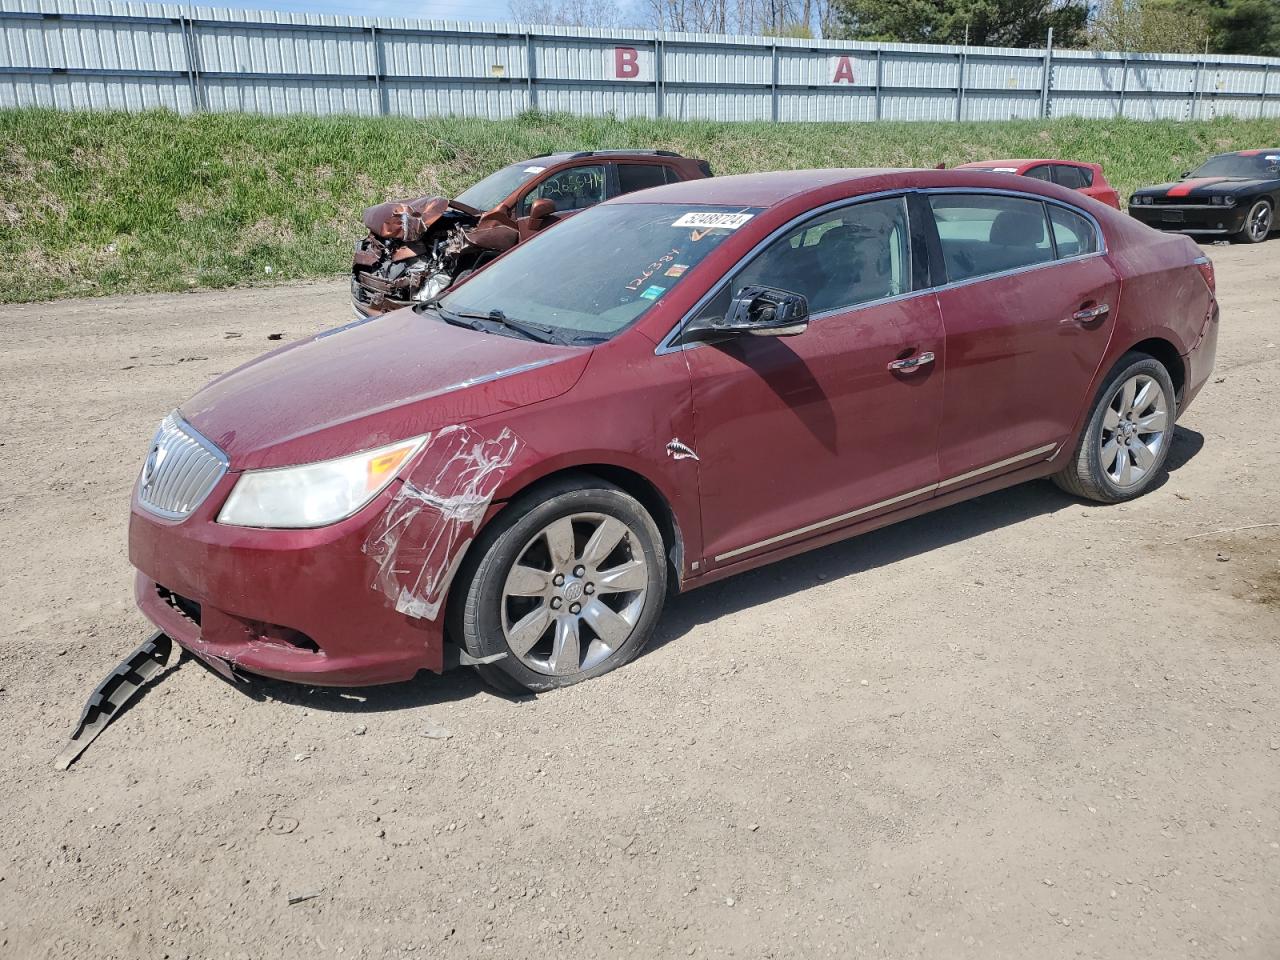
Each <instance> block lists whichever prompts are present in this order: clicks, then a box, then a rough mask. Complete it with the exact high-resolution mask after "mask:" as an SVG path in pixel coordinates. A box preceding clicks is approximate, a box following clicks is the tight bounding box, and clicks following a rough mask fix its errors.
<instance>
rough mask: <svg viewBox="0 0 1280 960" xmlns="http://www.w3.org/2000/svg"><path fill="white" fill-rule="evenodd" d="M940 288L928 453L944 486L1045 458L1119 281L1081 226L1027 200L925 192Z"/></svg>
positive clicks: (1091, 371) (1084, 378)
mask: <svg viewBox="0 0 1280 960" xmlns="http://www.w3.org/2000/svg"><path fill="white" fill-rule="evenodd" d="M929 203H930V206H931V207H932V209H933V212H934V219H935V222H936V223H937V228H938V236H939V240H940V245H941V251H942V257H943V260H944V262H945V265H946V271H947V279H948V280H949V283H948V285H947V286H945V287H942V288H941V289H940V290H939V291H938V302H939V304H940V305H941V308H942V320H943V323H944V324H945V326H946V330H947V347H946V370H945V373H946V381H947V385H946V398H945V404H944V412H943V416H942V429H941V440H940V444H939V451H938V458H939V466H940V468H941V472H942V483H943V484H944V487H945V486H949V485H952V484H960V483H965V482H970V481H975V482H976V481H977V480H981V479H985V478H986V477H988V476H995V475H997V474H999V473H1002V472H1007V471H1011V470H1015V469H1018V468H1019V467H1024V466H1028V465H1029V464H1031V463H1034V462H1036V461H1037V460H1047V459H1048V458H1049V457H1050V456H1052V455H1053V453H1054V452H1055V450H1056V449H1057V447H1058V446H1059V445H1060V444H1061V443H1062V442H1063V441H1065V440H1066V439H1068V434H1069V433H1070V431H1071V428H1072V426H1073V425H1074V423H1075V421H1076V419H1077V417H1078V416H1079V415H1080V413H1081V411H1082V409H1083V407H1084V405H1085V404H1086V403H1087V402H1088V399H1089V398H1088V397H1086V396H1085V393H1086V391H1087V389H1088V387H1089V384H1090V383H1091V382H1092V381H1093V378H1094V375H1095V374H1096V372H1097V369H1098V364H1099V363H1101V361H1102V357H1103V354H1104V353H1105V351H1106V348H1107V342H1108V340H1109V339H1110V336H1111V330H1112V328H1113V325H1114V317H1113V311H1114V310H1115V307H1116V303H1117V298H1118V296H1119V291H1120V283H1119V279H1118V277H1117V275H1116V273H1115V271H1114V270H1113V269H1112V267H1111V265H1110V263H1109V262H1108V261H1107V259H1106V257H1104V256H1102V255H1101V253H1102V245H1101V238H1100V236H1099V233H1098V230H1097V228H1096V227H1095V225H1094V224H1093V221H1091V220H1089V219H1088V218H1087V217H1084V216H1082V215H1081V214H1079V213H1076V212H1073V211H1072V210H1071V209H1070V208H1068V207H1066V206H1062V205H1059V204H1057V203H1046V202H1043V201H1041V200H1039V199H1033V198H1029V197H1013V196H1007V195H998V194H981V193H972V194H969V193H941V194H935V195H933V196H931V197H930V199H929Z"/></svg>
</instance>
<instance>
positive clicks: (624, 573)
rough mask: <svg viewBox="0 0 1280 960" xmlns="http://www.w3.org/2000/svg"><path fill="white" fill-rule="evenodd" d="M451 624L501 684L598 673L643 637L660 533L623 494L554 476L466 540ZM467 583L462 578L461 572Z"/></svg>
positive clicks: (659, 587) (661, 592)
mask: <svg viewBox="0 0 1280 960" xmlns="http://www.w3.org/2000/svg"><path fill="white" fill-rule="evenodd" d="M472 555H473V557H474V558H475V559H474V560H473V562H472V563H471V564H469V565H468V567H467V568H466V569H467V570H469V571H470V574H471V576H470V581H469V583H468V584H467V588H466V592H465V595H463V597H462V600H461V602H460V603H457V604H455V608H456V609H455V611H454V617H453V619H452V622H451V627H452V629H453V633H454V636H455V638H456V639H457V640H459V641H460V642H461V643H462V644H463V646H465V647H466V649H467V652H468V653H470V654H471V655H472V656H474V657H489V656H493V655H494V654H504V655H505V656H503V658H502V659H501V660H498V661H496V662H495V663H493V664H488V665H485V666H481V667H479V668H478V669H479V671H480V673H481V675H482V676H483V677H484V678H485V679H486V680H487V681H489V682H490V683H492V684H493V685H494V686H496V687H498V688H499V689H504V690H520V691H522V690H547V689H550V688H553V687H562V686H567V685H568V684H571V683H578V682H579V681H581V680H586V679H589V678H591V677H595V676H599V675H600V674H602V673H607V672H608V671H610V670H613V669H615V668H617V667H620V666H622V665H623V664H624V663H626V662H627V661H629V660H631V659H632V658H633V657H635V655H636V654H637V653H639V652H640V650H641V649H642V648H643V647H644V645H645V643H646V642H648V639H649V636H650V635H651V634H652V633H653V628H654V625H655V624H656V622H657V619H658V615H659V613H660V612H661V610H662V604H663V600H664V598H665V596H666V564H665V562H664V560H663V544H662V536H661V534H660V533H659V531H658V528H657V525H656V524H655V523H654V521H653V518H652V517H650V516H649V514H648V512H647V511H646V510H645V509H644V507H643V506H641V505H640V503H639V502H637V501H636V500H635V499H634V498H632V497H631V496H630V495H628V494H627V493H626V492H625V491H623V490H621V489H620V488H618V487H615V486H613V485H612V484H608V483H605V482H604V481H600V480H595V479H594V478H591V479H589V478H585V477H584V478H581V480H577V481H573V480H570V481H560V482H557V483H554V484H551V485H548V486H546V487H543V488H541V489H538V490H535V491H533V492H532V495H529V496H525V497H522V498H520V499H519V500H517V501H516V502H513V503H512V504H510V505H509V506H508V507H507V509H506V510H504V511H503V512H502V514H500V515H499V516H498V517H497V518H496V520H495V521H494V524H493V526H492V527H491V528H490V529H488V530H487V531H486V532H485V533H484V534H482V536H481V538H480V539H479V540H477V542H476V544H475V546H474V547H473V548H472ZM461 582H466V581H461Z"/></svg>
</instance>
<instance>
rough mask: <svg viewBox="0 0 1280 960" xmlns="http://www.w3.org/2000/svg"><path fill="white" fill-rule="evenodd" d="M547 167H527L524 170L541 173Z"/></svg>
mask: <svg viewBox="0 0 1280 960" xmlns="http://www.w3.org/2000/svg"><path fill="white" fill-rule="evenodd" d="M545 169H547V168H546V167H525V168H524V172H525V173H541V172H542V171H543V170H545Z"/></svg>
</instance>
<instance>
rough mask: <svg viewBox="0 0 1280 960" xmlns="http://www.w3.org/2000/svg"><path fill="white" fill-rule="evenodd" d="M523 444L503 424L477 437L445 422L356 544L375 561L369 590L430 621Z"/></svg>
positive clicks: (397, 608)
mask: <svg viewBox="0 0 1280 960" xmlns="http://www.w3.org/2000/svg"><path fill="white" fill-rule="evenodd" d="M521 446H522V442H521V440H520V438H519V437H517V436H516V435H515V434H514V433H512V432H511V430H509V429H508V428H506V427H504V428H503V429H502V432H501V433H499V434H498V435H497V436H495V437H484V436H482V435H481V434H479V433H477V432H476V431H475V430H473V429H471V428H470V427H467V426H463V425H458V426H451V427H445V428H443V429H442V430H439V431H438V432H436V433H435V434H433V435H432V436H431V438H430V439H429V440H427V443H426V446H425V447H424V448H423V453H422V458H421V459H420V460H419V461H418V465H417V466H416V467H414V469H413V472H412V473H411V474H410V476H409V477H408V478H407V479H406V480H405V481H404V482H403V483H402V484H401V487H400V490H399V492H398V493H397V494H396V495H395V497H394V498H393V499H392V501H391V503H390V504H389V505H388V506H387V508H386V509H385V510H384V511H383V512H382V516H381V517H379V518H378V522H377V523H376V524H374V527H373V529H372V530H371V531H370V532H369V536H368V537H367V538H366V539H365V542H364V545H363V547H362V549H363V551H364V553H365V554H366V555H367V556H369V557H370V558H372V560H373V561H374V564H375V567H376V569H375V572H374V577H373V582H372V584H370V586H372V588H373V589H375V590H378V591H380V592H381V593H382V594H384V595H385V596H386V597H387V599H389V600H390V601H391V602H392V603H394V604H395V608H396V610H398V611H399V612H400V613H403V614H406V615H407V616H410V617H417V618H419V619H423V620H434V619H435V618H436V617H437V616H438V615H439V614H440V609H441V606H442V605H443V603H444V597H445V594H446V593H447V592H448V590H449V584H450V583H451V582H452V581H453V577H454V574H455V573H457V570H458V566H459V565H460V564H461V563H462V558H463V556H464V555H465V554H466V552H467V548H468V547H470V546H471V541H472V539H473V538H474V537H475V534H476V531H477V530H478V529H479V527H480V521H481V520H483V519H484V515H485V512H486V511H487V510H488V509H489V503H490V502H491V501H492V500H493V495H494V493H495V492H496V491H497V489H498V485H499V484H500V483H501V482H502V478H503V476H505V474H506V471H507V468H509V467H510V466H511V463H512V461H513V460H514V459H515V456H516V453H517V451H518V450H519V449H520V447H521Z"/></svg>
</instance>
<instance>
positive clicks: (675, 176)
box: [662, 167, 684, 183]
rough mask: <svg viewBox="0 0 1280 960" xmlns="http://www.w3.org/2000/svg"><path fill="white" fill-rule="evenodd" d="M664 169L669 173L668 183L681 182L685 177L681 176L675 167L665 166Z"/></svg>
mask: <svg viewBox="0 0 1280 960" xmlns="http://www.w3.org/2000/svg"><path fill="white" fill-rule="evenodd" d="M662 169H663V170H665V171H666V173H667V183H679V182H680V181H681V180H683V179H684V178H683V177H681V176H680V174H679V173H677V172H676V168H675V167H663V168H662Z"/></svg>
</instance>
